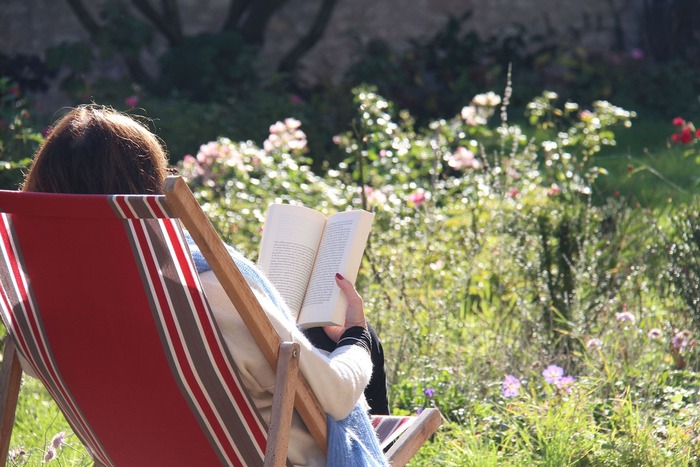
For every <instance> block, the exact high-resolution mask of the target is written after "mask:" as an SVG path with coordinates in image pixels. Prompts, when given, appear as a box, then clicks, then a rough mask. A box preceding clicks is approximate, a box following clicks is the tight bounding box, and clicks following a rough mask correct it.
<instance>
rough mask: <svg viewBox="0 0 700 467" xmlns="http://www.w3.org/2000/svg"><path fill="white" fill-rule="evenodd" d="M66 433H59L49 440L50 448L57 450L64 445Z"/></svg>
mask: <svg viewBox="0 0 700 467" xmlns="http://www.w3.org/2000/svg"><path fill="white" fill-rule="evenodd" d="M65 438H66V433H65V432H63V431H61V432H59V433H57V434H56V435H55V436H54V437H53V438H52V439H51V447H53V448H54V449H56V450H58V449H59V448H60V447H61V446H63V445H64V444H65Z"/></svg>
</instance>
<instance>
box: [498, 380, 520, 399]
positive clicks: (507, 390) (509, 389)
mask: <svg viewBox="0 0 700 467" xmlns="http://www.w3.org/2000/svg"><path fill="white" fill-rule="evenodd" d="M501 393H502V394H503V397H505V398H508V397H515V396H517V395H518V394H519V393H520V380H519V379H518V378H516V377H515V376H513V375H506V377H505V379H504V380H503V389H502V390H501Z"/></svg>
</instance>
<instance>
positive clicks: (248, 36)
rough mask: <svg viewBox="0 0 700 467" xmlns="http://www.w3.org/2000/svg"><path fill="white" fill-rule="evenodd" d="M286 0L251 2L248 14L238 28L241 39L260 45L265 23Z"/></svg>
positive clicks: (265, 26) (263, 36) (263, 35)
mask: <svg viewBox="0 0 700 467" xmlns="http://www.w3.org/2000/svg"><path fill="white" fill-rule="evenodd" d="M286 1H287V0H259V1H257V2H253V4H252V6H251V7H250V8H249V14H248V16H247V17H246V18H245V20H244V22H243V24H241V25H240V27H239V28H238V29H239V31H240V32H241V36H243V39H244V40H245V41H246V42H248V43H251V44H262V43H263V40H264V38H265V29H266V28H267V22H268V21H269V20H270V17H271V16H272V14H273V13H274V12H275V11H277V9H279V7H280V6H282V4H283V3H284V2H286Z"/></svg>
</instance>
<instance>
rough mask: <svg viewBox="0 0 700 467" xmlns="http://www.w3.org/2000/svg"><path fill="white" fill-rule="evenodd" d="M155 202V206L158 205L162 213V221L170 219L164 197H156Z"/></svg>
mask: <svg viewBox="0 0 700 467" xmlns="http://www.w3.org/2000/svg"><path fill="white" fill-rule="evenodd" d="M155 200H156V204H158V207H159V208H160V210H161V211H162V212H163V216H164V219H171V217H170V210H169V209H168V207H167V206H168V205H167V203H165V196H158V197H156V198H155Z"/></svg>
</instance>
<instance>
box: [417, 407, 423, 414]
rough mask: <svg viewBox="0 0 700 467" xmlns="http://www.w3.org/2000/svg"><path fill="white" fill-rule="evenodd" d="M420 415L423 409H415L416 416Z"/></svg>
mask: <svg viewBox="0 0 700 467" xmlns="http://www.w3.org/2000/svg"><path fill="white" fill-rule="evenodd" d="M422 413H423V407H418V408H417V409H416V415H420V414H422Z"/></svg>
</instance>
